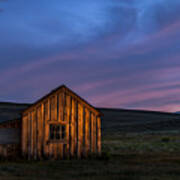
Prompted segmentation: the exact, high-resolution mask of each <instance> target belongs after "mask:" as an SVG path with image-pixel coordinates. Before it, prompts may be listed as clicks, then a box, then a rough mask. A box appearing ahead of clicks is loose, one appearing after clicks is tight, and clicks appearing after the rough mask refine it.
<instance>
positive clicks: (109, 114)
mask: <svg viewBox="0 0 180 180" xmlns="http://www.w3.org/2000/svg"><path fill="white" fill-rule="evenodd" d="M29 105H30V104H18V103H7V102H0V122H3V121H8V120H13V119H19V118H20V117H21V113H22V111H23V110H24V109H26V108H27V107H28V106H29ZM97 109H98V110H100V111H101V112H102V113H103V114H104V116H103V117H102V131H103V133H104V134H109V133H126V132H128V133H129V132H152V131H153V132H155V131H156V132H157V131H158V132H159V131H178V130H179V131H180V114H176V113H165V112H156V111H143V110H125V109H113V108H97Z"/></svg>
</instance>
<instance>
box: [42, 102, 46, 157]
mask: <svg viewBox="0 0 180 180" xmlns="http://www.w3.org/2000/svg"><path fill="white" fill-rule="evenodd" d="M44 126H45V124H44V103H42V104H41V136H42V137H41V156H42V157H43V158H44V154H45V152H44V135H45V127H44Z"/></svg>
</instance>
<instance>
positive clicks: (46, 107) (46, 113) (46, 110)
mask: <svg viewBox="0 0 180 180" xmlns="http://www.w3.org/2000/svg"><path fill="white" fill-rule="evenodd" d="M49 111H50V101H49V99H48V100H47V101H45V102H44V124H45V135H44V152H45V157H46V158H48V156H49V143H48V141H49V124H48V121H49V119H50V113H49Z"/></svg>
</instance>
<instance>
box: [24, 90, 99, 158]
mask: <svg viewBox="0 0 180 180" xmlns="http://www.w3.org/2000/svg"><path fill="white" fill-rule="evenodd" d="M100 121H101V119H100V116H99V113H98V112H97V111H96V110H95V109H94V108H92V107H91V106H90V105H88V104H87V103H86V102H85V101H83V100H82V99H80V98H79V97H77V96H76V95H75V94H73V93H72V92H71V91H69V90H67V89H66V88H61V89H60V90H58V91H56V92H53V93H51V94H50V95H48V96H47V97H45V98H43V99H42V100H40V101H39V102H37V103H36V104H34V105H33V106H31V107H30V108H29V109H27V110H26V111H24V113H23V117H22V154H23V156H25V157H28V159H42V158H47V159H50V158H51V159H63V158H73V157H77V158H82V157H87V156H89V155H90V154H92V153H93V154H95V153H96V154H98V155H100V153H101V127H100ZM52 124H60V125H64V126H65V139H61V140H56V141H54V140H51V139H50V132H49V131H50V125H52Z"/></svg>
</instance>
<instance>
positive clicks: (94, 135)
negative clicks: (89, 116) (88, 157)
mask: <svg viewBox="0 0 180 180" xmlns="http://www.w3.org/2000/svg"><path fill="white" fill-rule="evenodd" d="M93 129H94V132H93V138H94V150H93V152H94V153H96V150H97V145H96V116H94V128H93Z"/></svg>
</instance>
